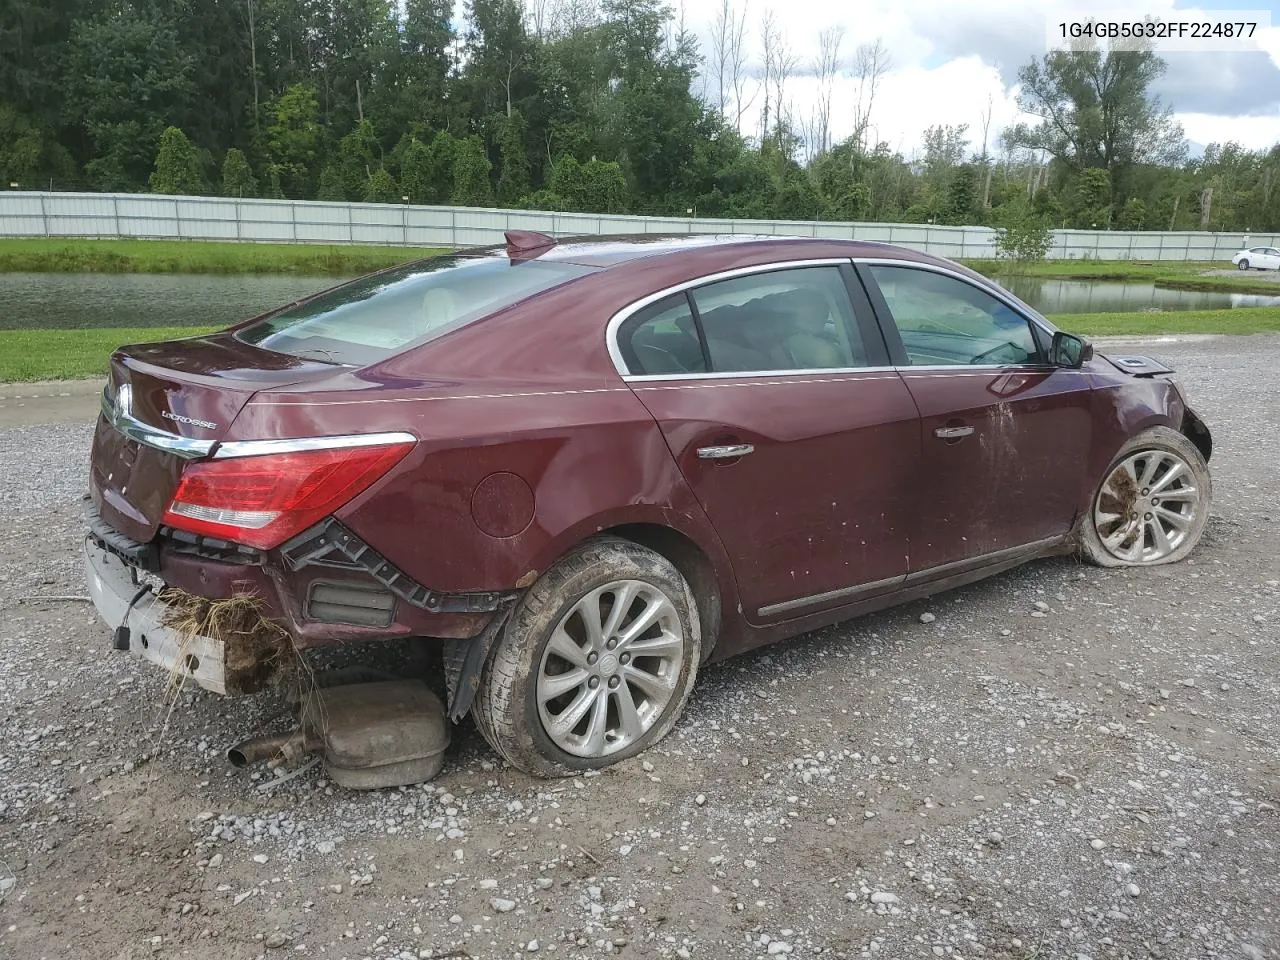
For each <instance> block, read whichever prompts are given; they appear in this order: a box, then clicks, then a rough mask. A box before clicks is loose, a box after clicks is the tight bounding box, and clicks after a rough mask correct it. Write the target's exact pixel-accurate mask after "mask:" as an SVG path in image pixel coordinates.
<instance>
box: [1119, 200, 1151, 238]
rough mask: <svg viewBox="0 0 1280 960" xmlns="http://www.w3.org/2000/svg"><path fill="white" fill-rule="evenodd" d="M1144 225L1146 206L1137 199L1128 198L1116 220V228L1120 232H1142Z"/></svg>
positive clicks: (1145, 222)
mask: <svg viewBox="0 0 1280 960" xmlns="http://www.w3.org/2000/svg"><path fill="white" fill-rule="evenodd" d="M1146 225H1147V205H1146V204H1145V203H1143V202H1142V200H1141V199H1140V198H1138V197H1130V198H1129V199H1128V200H1126V201H1125V204H1124V207H1123V208H1122V209H1121V210H1120V216H1119V217H1117V218H1116V226H1117V227H1119V228H1120V229H1121V230H1142V229H1144V228H1145V227H1146Z"/></svg>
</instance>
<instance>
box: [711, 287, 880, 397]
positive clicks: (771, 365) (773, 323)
mask: <svg viewBox="0 0 1280 960" xmlns="http://www.w3.org/2000/svg"><path fill="white" fill-rule="evenodd" d="M691 296H692V297H693V302H694V305H695V306H696V307H697V308H698V319H699V321H700V322H701V324H702V330H703V333H704V335H705V336H706V341H707V353H708V355H709V356H710V358H711V369H712V370H713V371H717V372H739V373H768V372H770V371H781V370H829V369H846V368H850V367H865V366H867V353H866V349H865V347H864V345H863V343H862V337H861V334H860V332H859V330H858V325H857V324H856V323H855V321H854V316H853V305H852V303H851V302H850V300H849V292H848V290H847V289H846V288H845V285H844V278H843V277H842V276H841V274H840V269H839V268H838V267H833V266H822V267H797V268H794V269H788V270H773V271H769V272H767V273H755V274H751V275H749V276H745V277H735V278H733V279H731V280H720V281H717V282H716V283H710V284H707V286H705V287H699V288H698V289H696V290H694V291H692V292H691Z"/></svg>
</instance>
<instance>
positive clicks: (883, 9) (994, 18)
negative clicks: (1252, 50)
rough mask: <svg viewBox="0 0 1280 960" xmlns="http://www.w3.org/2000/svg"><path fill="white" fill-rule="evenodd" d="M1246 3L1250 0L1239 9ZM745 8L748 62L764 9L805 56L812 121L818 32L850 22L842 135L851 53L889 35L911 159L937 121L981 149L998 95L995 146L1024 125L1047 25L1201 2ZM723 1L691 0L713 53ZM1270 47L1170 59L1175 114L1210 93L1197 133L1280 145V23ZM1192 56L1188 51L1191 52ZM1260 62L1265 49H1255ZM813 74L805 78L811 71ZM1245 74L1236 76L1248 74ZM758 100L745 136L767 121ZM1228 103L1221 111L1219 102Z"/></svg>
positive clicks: (798, 101)
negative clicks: (1021, 89)
mask: <svg viewBox="0 0 1280 960" xmlns="http://www.w3.org/2000/svg"><path fill="white" fill-rule="evenodd" d="M1240 5H1241V6H1246V4H1243V3H1242V4H1240ZM744 6H745V7H746V11H747V14H746V15H747V23H748V37H747V43H746V46H747V53H748V61H749V65H750V66H751V67H752V68H754V69H756V70H758V69H759V66H760V63H761V62H762V53H761V50H760V22H761V17H762V15H763V14H764V12H765V10H766V9H768V10H772V11H773V13H774V15H775V17H776V18H777V20H778V23H779V24H780V25H781V27H782V28H783V30H784V32H785V35H786V40H787V43H788V45H789V47H790V49H791V50H792V51H793V52H794V53H795V54H796V55H797V59H798V66H797V76H796V77H795V78H794V79H792V80H791V81H790V83H789V84H788V89H787V95H788V98H789V99H791V100H792V101H793V114H794V115H795V116H796V118H797V119H802V118H805V117H807V116H809V115H810V114H811V113H812V111H813V108H814V105H815V103H816V101H817V83H816V81H815V79H814V78H813V76H812V63H813V61H814V59H815V58H816V56H817V53H818V35H819V32H820V31H821V30H823V29H824V28H826V27H828V26H832V25H840V26H843V27H844V31H845V33H844V43H843V48H842V49H843V53H844V57H845V61H846V64H845V70H844V74H843V76H842V77H841V78H840V80H839V81H838V82H837V83H836V85H835V95H834V102H833V109H832V113H833V118H832V127H833V131H834V133H835V135H836V137H837V138H839V137H842V136H845V135H847V134H848V133H849V132H850V131H851V129H852V125H853V114H854V111H855V106H856V100H857V83H856V81H855V80H854V79H853V77H852V60H853V53H854V50H855V49H856V47H857V46H858V45H859V44H861V43H869V42H873V41H874V40H876V39H877V38H878V39H880V40H881V41H882V42H883V43H884V45H885V47H886V48H887V49H888V51H889V55H890V58H891V68H890V71H889V73H888V74H887V75H886V76H885V77H884V79H883V81H882V83H881V87H880V90H879V92H878V94H877V100H876V108H875V112H874V116H873V122H874V124H875V127H876V129H877V133H878V139H879V140H884V141H887V142H888V143H889V144H890V146H891V147H893V148H895V149H899V150H901V151H902V152H903V153H904V155H907V156H910V155H911V153H912V152H913V151H914V150H917V149H918V147H919V144H920V140H921V134H922V133H923V132H924V130H925V129H926V128H927V127H929V126H932V125H934V124H952V125H959V124H968V125H969V133H970V138H971V141H970V142H971V148H972V149H973V150H975V151H977V150H980V149H981V137H982V133H981V115H982V113H983V111H984V110H985V109H986V107H987V100H988V97H991V99H992V114H993V118H992V131H991V137H990V139H991V143H992V146H993V148H994V144H995V141H996V138H997V135H998V132H999V131H1000V130H1001V129H1002V128H1003V127H1004V126H1006V125H1008V124H1010V123H1013V122H1016V120H1017V119H1018V110H1017V106H1016V102H1015V97H1016V75H1017V69H1018V68H1019V67H1020V66H1022V65H1023V64H1025V63H1026V62H1028V61H1029V60H1030V59H1032V58H1033V57H1038V56H1041V55H1043V53H1044V52H1045V48H1046V44H1045V30H1046V25H1047V24H1049V23H1057V22H1059V20H1079V19H1081V18H1082V17H1087V16H1088V15H1089V14H1090V13H1106V14H1108V15H1110V16H1114V15H1116V14H1117V13H1124V14H1126V15H1128V14H1129V13H1130V12H1132V13H1135V14H1151V15H1155V16H1161V15H1163V16H1166V17H1170V16H1175V15H1176V16H1178V17H1181V18H1184V19H1185V18H1188V17H1191V16H1193V15H1194V13H1195V8H1194V7H1188V6H1179V8H1178V9H1177V10H1176V14H1175V0H1142V3H1141V4H1136V3H1129V2H1127V0H1120V2H1117V0H1046V2H1037V0H968V2H966V3H965V4H964V5H963V6H960V5H958V4H956V3H955V0H854V2H850V0H745V3H744V0H734V7H735V9H737V10H741V9H743V7H744ZM719 7H720V0H684V18H685V23H686V24H687V26H688V27H689V28H690V29H691V30H693V31H694V32H695V33H696V34H697V35H698V37H699V39H700V41H701V45H702V52H703V54H704V56H709V54H710V50H711V44H710V35H711V24H712V23H713V21H714V19H715V17H716V13H717V11H718V9H719ZM1258 45H1259V48H1260V49H1262V50H1265V51H1266V52H1267V54H1268V55H1269V59H1270V61H1271V64H1272V66H1269V67H1267V66H1264V65H1265V64H1266V61H1265V60H1256V61H1253V62H1252V63H1251V64H1250V66H1251V67H1253V68H1254V69H1252V70H1251V71H1244V70H1242V69H1239V68H1240V67H1241V65H1242V63H1243V61H1236V62H1234V63H1228V62H1226V61H1224V60H1223V59H1221V58H1224V57H1231V56H1235V55H1234V54H1213V55H1211V56H1204V55H1200V56H1197V57H1196V58H1195V59H1189V58H1188V59H1181V60H1178V61H1176V62H1174V63H1173V64H1172V65H1171V70H1170V73H1171V74H1173V71H1174V69H1175V68H1176V69H1177V70H1178V71H1180V73H1179V74H1178V75H1176V76H1170V78H1169V82H1168V84H1167V90H1165V91H1162V92H1163V93H1164V94H1165V99H1166V100H1167V101H1170V102H1171V103H1172V106H1173V108H1174V110H1175V113H1177V112H1178V103H1177V102H1176V97H1175V96H1174V94H1178V93H1179V91H1181V94H1182V95H1183V96H1184V97H1186V98H1187V99H1191V96H1192V93H1193V92H1195V91H1199V92H1200V94H1201V95H1200V96H1199V97H1198V98H1196V102H1195V103H1194V105H1193V104H1191V103H1188V107H1189V108H1190V109H1188V110H1187V112H1185V113H1178V119H1179V120H1180V121H1181V122H1182V123H1183V126H1184V128H1185V130H1186V133H1187V136H1188V137H1189V138H1190V139H1192V140H1195V141H1198V142H1200V143H1210V142H1213V141H1223V140H1229V139H1234V140H1236V141H1238V142H1240V143H1242V144H1243V145H1245V146H1247V147H1250V148H1254V149H1259V148H1266V147H1269V146H1271V145H1272V144H1274V143H1276V142H1277V140H1280V82H1278V83H1274V84H1273V83H1270V82H1262V83H1261V84H1259V82H1258V81H1257V80H1255V79H1254V78H1255V77H1258V76H1262V77H1263V80H1264V81H1266V80H1268V79H1271V78H1276V79H1280V74H1276V73H1273V68H1280V23H1278V24H1276V25H1275V26H1273V27H1272V28H1270V29H1269V30H1265V31H1262V32H1261V33H1260V34H1259V37H1258ZM1183 56H1184V57H1189V55H1183ZM1253 56H1254V57H1257V56H1258V55H1257V54H1254V55H1253ZM1199 71H1206V72H1207V73H1208V75H1207V76H1206V81H1208V80H1210V79H1212V80H1213V81H1215V82H1213V83H1208V82H1206V83H1204V84H1197V83H1196V82H1195V80H1194V77H1191V76H1188V74H1189V73H1191V74H1194V73H1198V72H1199ZM801 74H806V75H801ZM1237 77H1238V79H1233V78H1237ZM761 102H762V98H761V97H759V96H757V97H756V101H755V103H754V104H753V106H752V109H751V110H750V112H749V113H748V118H747V119H745V120H744V124H743V126H744V131H745V132H747V133H751V132H753V131H756V130H758V127H759V107H760V104H761ZM1219 103H1220V104H1221V110H1215V109H1214V107H1215V106H1216V105H1217V104H1219Z"/></svg>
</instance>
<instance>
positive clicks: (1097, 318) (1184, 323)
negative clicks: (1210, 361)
mask: <svg viewBox="0 0 1280 960" xmlns="http://www.w3.org/2000/svg"><path fill="white" fill-rule="evenodd" d="M1049 319H1050V320H1052V321H1053V322H1054V323H1055V324H1056V325H1057V326H1059V327H1061V328H1062V329H1063V330H1066V331H1068V332H1070V333H1078V334H1081V335H1083V336H1086V337H1104V336H1131V335H1134V336H1137V335H1148V334H1175V333H1225V334H1251V333H1280V307H1250V308H1247V309H1240V310H1185V311H1182V310H1171V311H1166V312H1163V313H1151V312H1135V313H1069V314H1062V315H1060V316H1056V317H1050V318H1049Z"/></svg>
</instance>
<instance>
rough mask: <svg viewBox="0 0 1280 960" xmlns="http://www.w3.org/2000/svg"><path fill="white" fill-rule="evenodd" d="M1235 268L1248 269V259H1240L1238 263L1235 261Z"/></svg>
mask: <svg viewBox="0 0 1280 960" xmlns="http://www.w3.org/2000/svg"><path fill="white" fill-rule="evenodd" d="M1236 269H1237V270H1248V269H1249V261H1248V260H1241V261H1240V262H1239V263H1237V264H1236Z"/></svg>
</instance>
